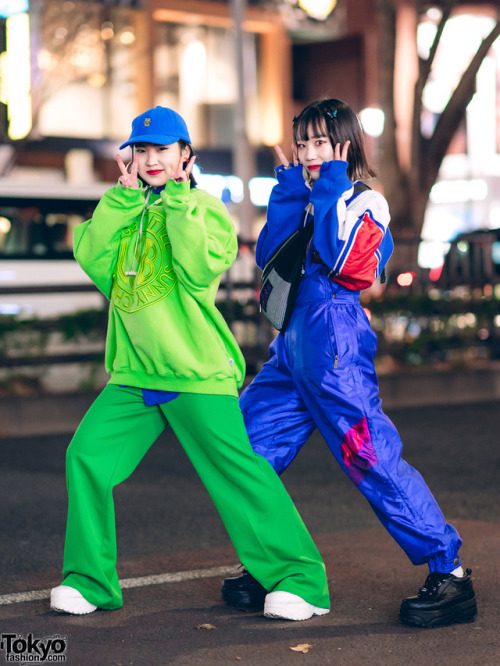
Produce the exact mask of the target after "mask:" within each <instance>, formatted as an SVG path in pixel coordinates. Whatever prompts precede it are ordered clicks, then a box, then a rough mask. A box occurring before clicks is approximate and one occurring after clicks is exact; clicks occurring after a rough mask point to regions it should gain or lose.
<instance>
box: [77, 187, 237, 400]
mask: <svg viewBox="0 0 500 666" xmlns="http://www.w3.org/2000/svg"><path fill="white" fill-rule="evenodd" d="M148 199H149V201H151V203H149V201H148ZM73 245H74V254H75V258H76V260H77V261H78V263H79V264H80V266H81V267H82V268H83V270H84V271H85V272H86V273H87V274H88V275H89V277H90V278H91V279H92V281H93V282H94V283H95V285H96V286H97V287H98V288H99V289H100V291H102V293H103V294H104V295H105V296H106V297H107V298H108V299H109V300H110V309H109V321H108V334H107V338H106V358H105V365H106V370H107V372H109V373H110V375H111V378H110V380H109V381H110V383H111V384H123V385H127V386H135V387H138V388H146V389H156V390H165V391H179V392H188V393H212V394H214V393H215V394H222V395H238V391H237V388H239V387H240V386H241V385H242V383H243V378H244V375H245V361H244V359H243V356H242V354H241V351H240V349H239V347H238V345H237V343H236V340H235V339H234V338H233V336H232V334H231V332H230V330H229V328H228V326H227V324H226V322H225V321H224V318H223V317H222V315H221V314H220V312H219V311H218V310H217V308H216V307H215V295H216V293H217V289H218V286H219V282H220V276H221V274H222V273H223V272H224V271H226V270H227V269H228V268H229V267H230V266H231V264H232V263H233V262H234V260H235V258H236V254H237V251H238V244H237V239H236V232H235V229H234V224H233V222H232V220H231V218H230V216H229V214H228V213H227V210H226V208H225V206H224V204H223V203H222V202H221V201H220V200H219V199H217V198H215V197H214V196H212V195H211V194H208V192H205V191H204V190H199V189H196V188H193V189H191V188H190V183H189V181H187V182H181V183H176V182H175V181H173V180H169V181H168V182H167V185H166V187H165V189H164V190H163V192H162V193H161V195H158V194H157V195H155V194H152V192H151V190H150V189H148V190H147V194H146V191H144V190H140V189H130V188H125V187H122V185H117V186H116V187H113V188H111V189H110V190H108V191H107V192H106V193H105V194H104V195H103V197H102V199H101V201H100V202H99V204H98V206H97V208H96V210H95V212H94V215H93V217H92V219H91V220H88V221H87V222H84V223H83V224H81V225H79V226H77V227H76V228H75V230H74V237H73ZM130 272H132V273H136V274H135V275H127V273H130Z"/></svg>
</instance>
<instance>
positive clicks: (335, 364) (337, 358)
mask: <svg viewBox="0 0 500 666" xmlns="http://www.w3.org/2000/svg"><path fill="white" fill-rule="evenodd" d="M338 364H339V355H338V354H335V361H334V363H333V369H334V370H335V368H336V367H337V366H338Z"/></svg>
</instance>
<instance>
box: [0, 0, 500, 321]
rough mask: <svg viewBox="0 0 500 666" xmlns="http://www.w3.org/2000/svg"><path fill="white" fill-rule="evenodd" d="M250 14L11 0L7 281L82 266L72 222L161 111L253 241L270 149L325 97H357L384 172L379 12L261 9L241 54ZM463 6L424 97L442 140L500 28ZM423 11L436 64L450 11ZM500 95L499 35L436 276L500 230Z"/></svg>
mask: <svg viewBox="0 0 500 666" xmlns="http://www.w3.org/2000/svg"><path fill="white" fill-rule="evenodd" d="M396 4H397V5H399V7H400V11H399V14H398V21H399V23H400V25H399V27H398V29H399V32H400V37H399V41H400V45H401V49H400V52H399V55H398V60H397V67H398V72H397V75H396V84H397V82H398V80H400V81H401V80H403V79H404V78H405V77H406V78H407V77H408V76H410V69H407V68H405V53H404V48H403V47H404V43H405V30H412V29H414V28H415V26H414V25H413V23H414V21H415V18H414V16H415V12H414V11H413V14H412V17H413V18H411V20H410V19H408V21H407V20H406V18H405V17H407V10H408V8H413V9H414V5H415V2H413V1H412V0H398V1H397V3H396ZM420 4H422V3H420ZM437 4H439V3H437ZM237 5H240V7H241V5H242V0H226V1H223V0H218V1H214V2H212V1H211V0H101V2H98V1H95V2H90V1H80V2H78V1H73V0H37V1H34V0H0V76H1V84H0V197H1V201H0V257H3V258H9V259H10V262H9V263H8V264H5V265H4V267H3V268H2V269H1V270H0V286H1V285H2V284H5V283H8V282H9V281H11V280H13V279H15V280H23V279H28V278H27V277H26V276H27V271H26V270H24V272H22V275H21V274H20V273H19V270H18V269H17V267H16V265H15V264H14V263H13V261H14V259H16V260H17V259H19V260H23V261H24V259H28V258H29V259H31V260H36V261H39V260H40V261H43V260H48V259H56V258H66V259H68V260H69V259H70V257H71V231H72V229H73V227H74V225H75V224H78V223H79V222H81V221H82V220H83V219H86V218H87V217H88V216H89V214H90V212H91V210H92V207H93V206H94V205H95V203H96V201H97V200H98V198H99V196H100V194H101V193H102V192H103V191H104V189H106V187H108V186H109V184H110V183H113V182H115V181H116V178H117V173H118V172H117V168H116V163H115V160H114V154H115V152H116V151H117V147H118V145H119V144H120V142H121V141H123V140H124V138H126V137H127V136H128V134H129V131H130V122H131V119H132V118H133V117H134V116H135V115H137V114H139V113H141V112H142V111H144V110H145V109H147V108H149V107H151V106H155V105H157V104H161V105H166V106H172V107H173V108H175V109H176V110H177V111H179V112H180V113H181V114H182V115H183V116H184V118H185V119H186V121H187V123H188V126H189V128H190V132H191V136H192V139H193V143H194V146H195V148H196V149H197V151H198V153H199V158H198V167H199V168H200V169H201V171H199V172H198V180H199V184H200V186H201V187H206V188H207V189H210V190H211V191H212V192H213V193H215V194H216V195H218V196H220V197H222V198H223V199H224V201H225V202H226V203H227V204H228V207H229V208H230V210H231V212H232V214H233V216H234V218H235V222H236V223H237V225H239V226H238V228H239V233H240V237H241V238H242V239H243V240H244V241H252V239H255V237H256V235H257V233H258V230H259V228H260V227H261V225H262V223H263V215H264V210H265V209H264V207H265V203H266V201H267V198H268V195H269V191H270V188H271V187H272V185H273V184H274V180H273V175H274V174H273V167H274V165H275V155H274V151H273V148H272V146H273V145H274V144H276V143H280V144H282V145H283V147H284V148H285V149H286V148H287V147H288V146H289V145H290V141H291V118H292V117H293V115H294V114H295V113H297V111H298V110H300V108H302V107H303V106H304V105H305V104H306V103H307V102H309V101H311V100H312V99H314V98H317V97H320V96H334V97H337V98H340V99H343V100H346V101H348V102H349V103H350V104H351V106H352V107H353V108H354V109H355V110H356V111H357V112H359V114H360V118H361V119H362V123H363V126H364V129H365V132H366V133H367V135H368V149H369V152H370V156H371V158H372V160H373V161H374V162H375V163H376V162H377V155H378V151H379V145H378V138H377V137H378V136H379V135H380V133H381V131H382V127H383V121H384V112H383V109H381V108H380V100H379V92H378V91H379V78H380V68H379V54H380V47H381V45H380V43H379V34H378V31H377V16H378V14H377V12H379V11H380V10H379V3H378V2H377V1H376V0H247V1H246V2H245V3H243V9H244V10H245V12H244V16H243V21H242V25H241V27H242V29H243V39H242V41H241V43H240V44H238V43H237V31H236V30H235V21H234V17H235V9H236V6H237ZM457 6H458V7H459V9H460V11H459V12H458V13H457V15H456V17H454V18H453V19H452V20H450V21H449V22H448V24H447V27H446V32H445V34H443V36H442V39H441V43H440V47H439V52H438V54H437V56H436V59H435V66H434V67H433V73H432V77H431V81H430V82H429V83H428V85H427V87H426V91H425V111H424V115H423V117H422V124H423V126H424V127H425V126H428V127H429V130H431V128H432V127H433V125H434V124H435V122H436V118H437V117H438V116H439V113H440V110H442V108H443V105H444V104H445V103H446V100H447V99H448V98H449V94H450V91H451V90H452V89H453V86H454V85H455V84H456V81H457V78H459V77H460V75H461V72H462V71H463V69H464V67H465V65H466V60H467V58H470V56H471V54H472V53H473V51H474V49H475V46H476V45H477V43H478V40H480V39H481V37H482V36H484V34H485V33H486V32H487V31H488V30H489V29H491V25H492V24H493V23H494V18H493V16H492V5H491V3H477V2H474V3H472V4H467V5H465V3H464V4H463V8H461V7H462V3H460V2H457ZM423 9H425V8H424V7H423V4H422V11H421V13H420V15H419V25H418V29H417V34H418V48H419V51H421V52H422V54H423V53H425V52H426V50H427V52H428V50H429V48H430V44H431V42H432V38H433V34H435V31H436V24H437V20H438V18H437V17H438V15H439V9H438V8H434V7H433V6H432V5H431V3H429V7H428V8H427V9H426V11H423ZM405 21H406V23H405ZM412 21H413V23H412ZM237 48H240V49H241V50H242V54H243V62H244V70H243V72H239V71H238V68H237V57H236V56H237ZM242 74H243V77H244V81H243V87H242V86H241V81H240V80H239V77H240V76H241V75H242ZM398 77H399V78H398ZM241 90H243V91H244V100H243V102H242V103H243V106H242V107H240V108H243V110H244V121H245V122H244V128H243V132H244V135H245V138H246V141H247V144H248V146H247V148H248V152H247V153H246V154H245V160H244V163H245V164H246V163H248V165H247V167H248V168H247V170H246V172H245V174H243V178H242V174H241V173H239V171H241V170H242V168H241V162H240V166H239V167H238V157H241V155H240V150H241V149H240V148H239V146H240V145H241V144H238V142H237V139H238V136H237V128H238V125H237V122H236V121H237V119H235V108H236V106H237V104H238V101H240V102H241V99H239V97H241ZM395 95H396V100H395V106H396V110H397V112H398V113H399V114H400V117H399V118H398V122H399V126H400V127H402V126H403V125H404V122H405V121H404V117H405V116H404V114H405V112H406V110H405V105H406V106H407V100H406V99H405V98H404V96H403V95H400V98H398V88H397V86H396V89H395ZM499 99H500V45H499V40H497V41H496V43H495V45H494V47H493V48H492V49H491V52H490V53H489V55H488V57H487V58H486V59H485V61H484V63H483V66H482V67H481V70H480V75H479V76H478V78H477V88H476V94H475V95H474V98H473V101H472V102H471V104H470V105H469V108H468V110H467V120H466V122H465V123H463V125H462V126H461V129H460V131H459V132H458V133H457V136H456V137H455V139H454V141H453V144H452V146H451V149H450V151H449V155H448V156H447V157H446V159H445V161H444V163H443V168H442V172H441V177H440V181H439V182H438V183H436V186H435V187H434V189H433V191H432V194H431V205H430V206H429V209H428V213H427V219H426V223H425V225H424V228H423V231H422V238H423V242H422V243H421V248H420V255H419V257H420V264H421V265H422V266H423V267H427V268H429V269H433V268H439V266H441V265H442V264H443V261H444V255H445V253H446V252H447V250H448V248H449V244H450V241H452V240H453V238H454V237H455V236H457V235H458V234H459V233H463V232H466V231H467V232H469V231H471V230H474V229H476V228H480V227H481V228H496V227H500V111H499V103H498V102H499ZM124 157H126V156H125V155H124ZM247 176H249V177H247ZM247 180H249V181H250V182H248V183H247V182H246V181H247ZM245 194H246V195H247V198H249V199H251V205H252V207H253V208H252V211H253V214H252V218H251V221H250V223H249V222H248V219H247V220H243V219H240V214H239V211H240V210H241V202H242V198H243V197H244V196H245ZM499 255H500V252H498V251H497V252H496V254H495V256H499ZM31 265H32V266H35V265H36V271H37V274H43V275H45V279H46V280H51V279H55V280H59V279H61V277H60V276H61V275H64V276H65V277H66V279H68V280H69V281H71V280H79V279H81V277H78V278H77V277H74V276H75V275H76V272H77V268H75V267H74V266H73V265H71V266H70V265H69V264H68V266H67V267H65V270H64V271H62V270H61V267H62V264H60V265H59V268H58V269H57V268H56V269H54V271H55V273H54V277H53V278H51V277H50V274H51V273H50V270H49V266H48V264H43V265H42V266H40V264H31ZM5 266H6V267H5ZM56 274H58V275H56ZM72 276H73V277H72ZM82 298H83V297H82ZM0 300H1V301H2V302H1V303H0V311H3V312H11V313H14V312H15V307H16V302H17V301H16V299H15V298H14V299H10V300H9V298H7V297H5V296H4V297H2V298H1V299H0ZM17 300H19V299H17ZM1 308H3V310H1Z"/></svg>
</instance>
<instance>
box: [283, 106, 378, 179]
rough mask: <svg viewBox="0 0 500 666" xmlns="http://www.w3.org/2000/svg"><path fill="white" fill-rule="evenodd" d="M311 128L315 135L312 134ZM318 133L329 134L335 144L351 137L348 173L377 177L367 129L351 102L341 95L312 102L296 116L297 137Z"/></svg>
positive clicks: (294, 132) (302, 138) (301, 137)
mask: <svg viewBox="0 0 500 666" xmlns="http://www.w3.org/2000/svg"><path fill="white" fill-rule="evenodd" d="M310 129H311V131H312V132H313V134H312V136H308V132H309V130H310ZM315 136H327V137H328V138H329V139H330V141H331V144H332V146H333V147H335V145H336V144H337V143H340V145H341V146H343V145H344V144H345V142H346V141H350V142H351V144H350V146H349V151H348V153H347V161H348V167H347V176H348V178H349V179H350V180H352V181H353V182H354V181H356V180H360V179H364V178H373V177H374V176H375V175H376V174H375V171H374V170H373V169H372V167H371V166H370V165H369V164H368V161H367V159H366V155H365V149H364V146H363V130H362V129H361V125H360V122H359V120H358V118H357V116H356V114H355V113H354V111H353V110H352V109H351V107H350V106H349V104H346V103H345V102H341V101H340V100H338V99H323V100H318V101H316V102H312V103H311V104H309V105H308V106H306V107H305V109H303V110H302V111H301V112H300V114H299V115H298V116H296V117H295V118H294V119H293V140H294V141H295V143H300V142H301V141H307V140H308V139H311V138H313V137H315Z"/></svg>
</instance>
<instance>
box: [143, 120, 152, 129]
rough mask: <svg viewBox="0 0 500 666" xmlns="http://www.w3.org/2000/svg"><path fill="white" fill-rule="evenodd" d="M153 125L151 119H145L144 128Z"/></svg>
mask: <svg viewBox="0 0 500 666" xmlns="http://www.w3.org/2000/svg"><path fill="white" fill-rule="evenodd" d="M150 125H151V118H144V127H149V126H150Z"/></svg>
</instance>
